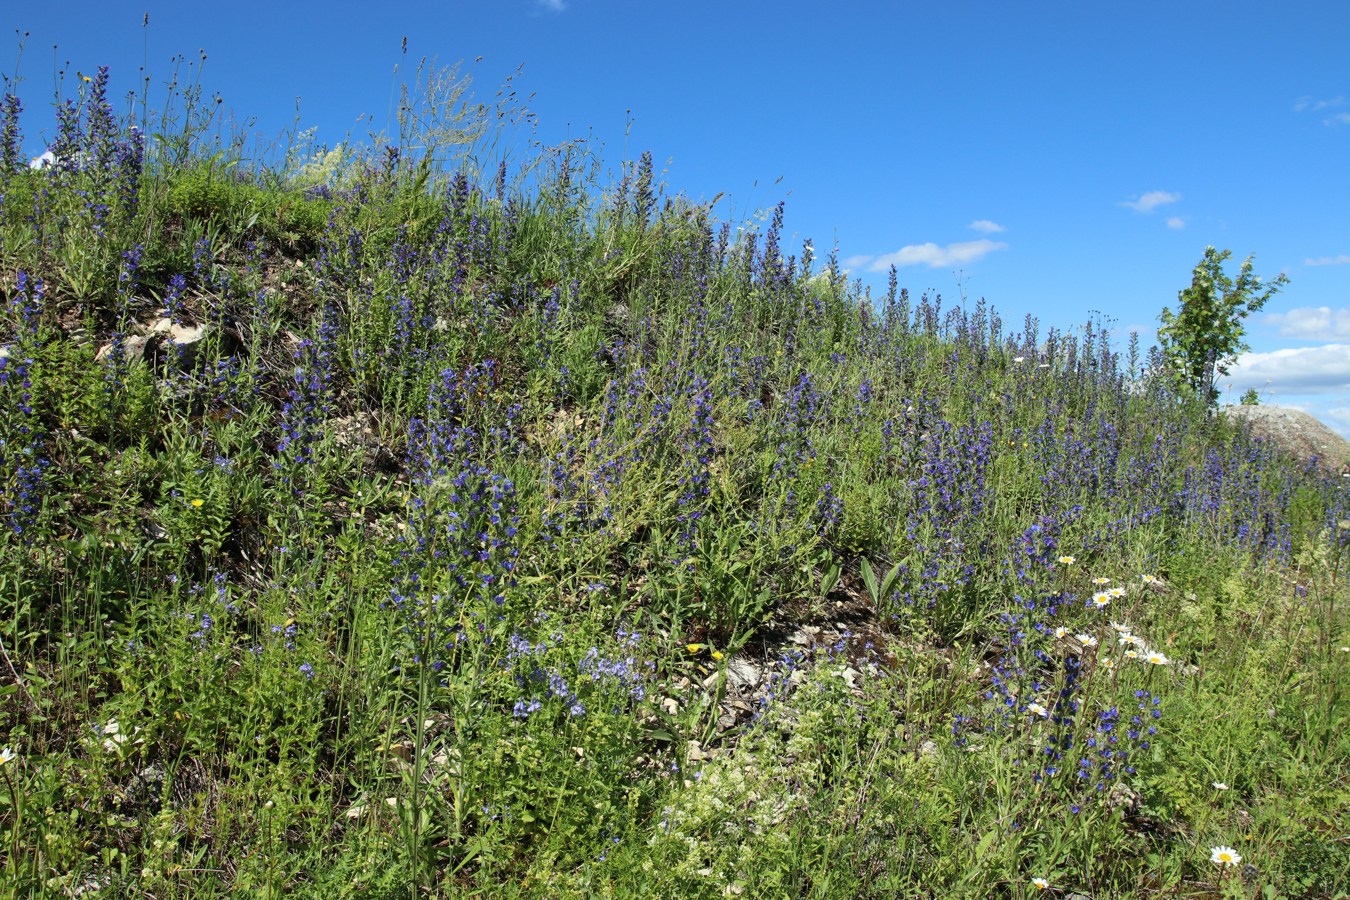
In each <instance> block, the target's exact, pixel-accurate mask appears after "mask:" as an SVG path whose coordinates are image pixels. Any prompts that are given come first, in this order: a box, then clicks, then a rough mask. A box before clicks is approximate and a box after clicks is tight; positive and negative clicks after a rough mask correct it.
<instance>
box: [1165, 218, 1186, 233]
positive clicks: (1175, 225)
mask: <svg viewBox="0 0 1350 900" xmlns="http://www.w3.org/2000/svg"><path fill="white" fill-rule="evenodd" d="M1167 227H1168V228H1170V229H1172V230H1173V231H1180V230H1181V229H1183V228H1185V227H1186V220H1185V219H1183V218H1182V217H1181V216H1172V217H1171V218H1170V219H1168V220H1167Z"/></svg>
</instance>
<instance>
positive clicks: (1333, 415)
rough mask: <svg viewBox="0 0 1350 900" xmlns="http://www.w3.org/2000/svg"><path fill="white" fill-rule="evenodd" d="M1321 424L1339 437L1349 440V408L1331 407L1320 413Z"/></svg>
mask: <svg viewBox="0 0 1350 900" xmlns="http://www.w3.org/2000/svg"><path fill="white" fill-rule="evenodd" d="M1318 418H1319V419H1321V420H1322V422H1323V423H1324V424H1325V425H1326V426H1327V427H1328V428H1330V429H1331V430H1332V431H1334V432H1336V433H1337V434H1339V435H1340V436H1341V437H1343V438H1346V439H1348V440H1350V406H1333V407H1332V408H1330V409H1324V410H1322V411H1321V415H1319V416H1318Z"/></svg>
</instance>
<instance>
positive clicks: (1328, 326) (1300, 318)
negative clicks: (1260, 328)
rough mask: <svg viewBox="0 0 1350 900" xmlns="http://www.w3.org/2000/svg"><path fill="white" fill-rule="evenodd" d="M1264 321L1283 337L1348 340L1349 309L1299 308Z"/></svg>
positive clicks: (1273, 314)
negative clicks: (1274, 327)
mask: <svg viewBox="0 0 1350 900" xmlns="http://www.w3.org/2000/svg"><path fill="white" fill-rule="evenodd" d="M1265 319H1266V321H1267V322H1269V323H1270V324H1271V325H1274V326H1276V327H1277V328H1279V329H1280V334H1282V335H1284V336H1285V337H1296V338H1305V339H1307V340H1313V341H1324V340H1326V339H1327V338H1335V339H1337V340H1340V339H1342V338H1344V339H1350V308H1346V309H1332V308H1331V307H1330V306H1300V307H1298V308H1296V309H1291V310H1289V312H1285V313H1270V314H1268V315H1267V316H1266V317H1265Z"/></svg>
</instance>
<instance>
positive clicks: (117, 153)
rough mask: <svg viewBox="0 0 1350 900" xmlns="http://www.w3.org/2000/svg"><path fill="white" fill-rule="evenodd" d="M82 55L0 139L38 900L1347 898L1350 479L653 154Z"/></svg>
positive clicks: (6, 607) (7, 543) (13, 513)
mask: <svg viewBox="0 0 1350 900" xmlns="http://www.w3.org/2000/svg"><path fill="white" fill-rule="evenodd" d="M106 77H107V76H106V72H104V73H101V74H100V75H99V76H98V77H97V78H95V79H94V80H93V82H91V83H90V84H89V85H87V86H86V87H85V89H84V93H83V94H82V95H81V97H79V98H78V99H77V100H75V101H72V102H71V103H70V104H69V105H68V106H66V107H64V108H63V110H62V113H61V131H60V135H59V138H58V141H57V145H56V146H55V147H54V148H53V151H54V156H55V163H54V165H52V166H49V167H47V168H42V169H33V168H29V166H28V165H27V160H26V159H23V158H21V157H20V155H19V153H18V150H17V148H18V147H19V146H20V144H19V137H20V135H21V129H22V126H23V117H22V114H21V110H20V106H19V104H18V101H17V100H15V99H13V98H10V99H8V101H7V104H6V106H5V107H4V110H5V112H4V119H3V123H2V124H3V131H0V157H2V158H0V194H3V199H2V200H0V293H3V298H4V301H5V309H4V312H3V319H2V321H3V328H2V329H0V341H2V342H3V357H0V487H2V488H3V492H2V493H0V517H2V518H3V528H0V640H3V656H2V657H0V747H4V748H7V749H6V751H5V754H4V757H3V761H0V860H2V861H3V866H0V873H3V874H2V875H0V885H3V886H4V889H5V890H6V891H7V892H8V893H9V894H10V895H13V896H66V895H72V894H80V895H83V896H146V897H157V898H163V897H212V896H227V895H231V896H232V895H236V894H240V893H245V894H246V893H252V894H255V895H259V896H276V895H280V894H295V895H300V896H316V897H336V896H360V897H371V896H374V897H380V896H389V897H394V896H424V895H433V896H450V895H464V896H483V897H512V896H522V897H559V896H563V897H567V896H614V897H714V896H737V895H739V896H746V897H791V898H796V897H878V898H880V897H892V896H971V897H984V896H1005V897H1021V896H1026V895H1030V894H1033V893H1038V892H1040V891H1041V887H1040V883H1041V881H1043V882H1044V884H1045V885H1046V886H1045V888H1044V890H1046V891H1048V892H1050V893H1051V894H1052V895H1058V896H1069V895H1070V894H1073V893H1075V892H1077V893H1078V894H1079V895H1080V896H1081V895H1083V894H1088V895H1091V896H1093V897H1108V896H1139V895H1152V894H1165V895H1177V896H1214V897H1218V896H1230V897H1249V896H1260V897H1283V896H1288V897H1330V896H1344V894H1337V891H1338V890H1343V888H1342V886H1343V885H1346V884H1350V834H1348V833H1347V830H1346V822H1348V821H1350V784H1348V783H1347V776H1350V735H1348V734H1347V729H1346V722H1347V707H1348V705H1350V649H1348V648H1347V646H1346V645H1347V644H1350V622H1348V621H1347V613H1346V604H1347V569H1348V568H1350V558H1347V557H1348V556H1350V553H1348V552H1347V551H1348V549H1350V521H1348V520H1350V485H1348V484H1347V483H1346V482H1345V481H1344V480H1342V479H1333V478H1327V477H1325V476H1323V475H1322V474H1320V473H1319V472H1318V471H1316V470H1315V469H1314V468H1312V467H1310V466H1307V465H1306V461H1300V460H1291V459H1287V458H1284V457H1282V456H1281V455H1280V453H1279V452H1278V451H1277V450H1276V449H1275V448H1273V447H1272V446H1270V445H1267V444H1263V443H1260V442H1254V441H1252V440H1251V439H1250V437H1249V436H1247V434H1246V433H1245V432H1243V431H1242V430H1241V429H1240V428H1237V427H1236V426H1233V425H1230V424H1229V423H1228V422H1226V420H1225V419H1224V418H1223V417H1211V416H1209V415H1207V414H1206V411H1205V410H1204V409H1203V408H1202V407H1201V406H1199V405H1197V404H1196V403H1195V401H1194V400H1193V399H1187V398H1186V397H1184V396H1181V395H1179V394H1178V393H1176V392H1175V391H1174V390H1173V389H1172V387H1171V385H1172V383H1173V382H1172V381H1171V380H1170V379H1169V378H1168V376H1167V373H1166V372H1165V371H1163V370H1162V367H1161V365H1160V363H1159V362H1158V360H1157V359H1156V358H1155V357H1153V356H1146V355H1141V354H1140V352H1139V351H1138V348H1137V346H1136V345H1135V344H1134V343H1131V344H1130V346H1129V347H1128V348H1127V349H1124V350H1122V349H1119V348H1117V347H1115V346H1113V345H1112V343H1111V342H1110V339H1109V336H1108V334H1107V333H1106V330H1105V328H1104V327H1103V325H1102V324H1101V323H1089V324H1087V325H1084V326H1082V327H1078V328H1073V329H1070V330H1060V329H1058V328H1051V327H1044V326H1042V325H1041V324H1040V323H1038V322H1037V321H1036V320H1034V319H1028V320H1027V321H1026V322H1024V323H1018V324H1017V325H1014V326H1009V325H1008V324H1006V323H1003V322H1002V321H1001V320H1000V319H999V317H998V316H997V314H996V313H995V312H994V311H993V310H992V309H990V308H988V307H986V305H985V304H984V302H983V301H981V302H979V303H973V302H972V303H962V304H961V305H960V306H953V305H952V304H950V303H948V304H944V303H943V302H942V300H941V299H940V298H937V297H929V296H924V297H920V298H913V297H910V296H909V295H908V294H907V293H906V292H905V291H904V290H901V289H899V288H898V287H897V286H895V284H894V278H893V279H892V288H891V290H890V291H889V292H888V293H887V294H886V295H885V296H883V297H871V296H869V295H867V294H865V293H863V292H861V290H860V288H858V287H857V286H851V285H850V284H849V283H848V282H847V280H846V279H845V278H844V277H843V276H842V275H841V274H840V271H839V268H838V265H837V263H836V261H835V260H834V259H833V258H829V259H823V260H822V259H819V258H817V256H816V253H815V251H814V250H813V249H812V247H811V246H810V244H809V243H808V244H807V245H805V246H803V247H801V248H789V247H785V246H783V244H782V233H781V231H782V229H781V223H782V206H781V205H780V206H778V207H777V208H776V209H774V210H772V211H770V213H769V215H768V216H767V217H766V219H765V220H764V221H763V222H762V223H761V227H760V228H755V227H751V228H748V229H746V230H741V229H733V227H732V225H731V224H730V223H719V222H718V221H716V220H715V219H714V218H713V217H712V215H711V213H710V211H709V209H708V208H707V207H706V206H701V205H699V204H696V203H692V202H690V201H688V200H687V199H685V198H683V197H682V196H679V195H671V194H668V193H666V192H665V191H664V189H663V188H662V186H661V185H659V184H658V183H657V177H656V175H655V174H654V172H653V166H652V163H651V157H650V155H644V156H643V157H642V158H641V159H640V160H639V161H638V162H636V163H634V164H631V165H629V166H627V167H626V168H625V170H624V174H623V178H622V180H621V181H620V182H619V183H618V184H602V183H600V181H599V180H598V178H597V177H596V176H595V175H594V174H593V173H594V170H595V167H594V165H593V163H594V161H593V160H591V159H589V158H587V157H586V156H585V155H584V154H583V153H581V152H580V151H578V150H577V149H576V148H575V147H567V148H561V149H559V150H557V151H555V152H550V153H545V154H543V155H542V156H540V157H539V158H538V159H535V160H532V161H531V163H530V165H529V166H528V167H526V169H524V170H520V171H519V172H517V171H511V170H508V169H507V168H506V167H505V166H503V168H501V170H500V171H499V172H497V173H492V172H489V173H488V177H486V178H484V177H481V176H477V175H474V176H471V175H469V174H445V173H444V171H443V170H442V168H441V167H440V166H438V165H437V164H435V161H434V160H432V159H430V158H429V157H427V156H425V155H421V154H419V152H417V151H415V150H414V149H412V148H414V147H416V146H417V142H416V141H404V142H401V146H402V147H403V149H402V150H399V149H397V148H393V149H390V150H387V151H381V152H379V153H374V154H370V155H357V154H354V153H352V152H351V151H348V152H347V153H346V154H345V155H341V154H339V155H336V156H335V155H333V154H329V155H327V156H320V157H316V158H314V159H312V160H305V159H300V160H299V161H296V160H295V159H292V161H291V162H290V163H280V164H277V165H275V166H271V167H261V166H257V165H250V164H249V163H248V162H247V161H246V160H245V159H243V157H242V156H241V154H240V152H239V149H238V145H234V144H226V145H221V144H220V143H219V142H216V141H213V140H211V139H209V138H207V137H206V136H205V135H207V134H209V130H208V129H207V128H206V127H202V124H201V123H202V121H203V120H202V119H201V118H200V115H199V113H198V112H197V111H196V108H195V107H194V106H192V105H189V106H188V107H187V108H186V109H185V110H184V111H183V113H182V118H181V119H180V120H179V121H180V123H186V124H183V125H182V128H181V130H180V131H178V132H173V133H175V134H180V135H181V136H180V137H178V138H172V139H171V138H169V137H166V136H165V133H166V132H167V131H168V130H167V129H161V130H160V132H159V136H158V137H157V138H156V139H155V140H152V141H151V142H150V143H149V144H147V143H146V141H145V138H144V136H143V135H142V134H141V133H140V132H139V131H138V130H136V129H135V128H133V127H131V126H129V125H126V124H125V123H123V122H121V121H120V120H119V119H118V118H117V117H116V116H115V115H114V114H113V112H112V109H111V107H110V106H109V104H108V102H107V99H106ZM189 99H190V98H189ZM194 123H195V124H194ZM466 171H468V170H466ZM1179 275H1184V273H1179ZM1045 276H1046V278H1047V279H1050V278H1054V277H1055V275H1054V273H1053V272H1047V273H1045ZM1236 856H1240V857H1241V861H1240V862H1237V861H1236ZM1229 861H1231V862H1232V863H1233V864H1231V865H1230V864H1228V863H1229ZM1037 879H1039V880H1041V881H1037Z"/></svg>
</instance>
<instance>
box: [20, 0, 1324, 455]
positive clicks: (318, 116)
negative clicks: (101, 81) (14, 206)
mask: <svg viewBox="0 0 1350 900" xmlns="http://www.w3.org/2000/svg"><path fill="white" fill-rule="evenodd" d="M939 7H940V8H939ZM208 9H209V10H212V12H211V13H210V14H207V13H205V12H203V10H208ZM372 10H375V12H372ZM145 12H148V13H149V27H148V28H147V29H143V28H142V15H143V13H145ZM4 18H5V19H7V20H8V22H7V23H6V22H5V21H3V20H0V24H11V25H12V26H14V27H15V28H17V29H18V30H19V31H20V32H25V31H26V32H29V33H30V36H29V37H28V39H27V44H26V49H25V50H24V53H23V58H22V60H21V64H20V65H19V67H18V73H19V75H20V76H21V77H22V78H23V79H24V81H23V83H22V85H21V87H20V95H21V96H22V97H23V99H24V101H25V104H26V106H27V107H28V109H29V110H30V111H31V113H30V114H28V115H27V117H26V119H25V122H26V128H25V131H26V132H27V133H28V136H29V143H30V145H31V146H30V149H31V150H32V151H33V152H34V153H36V152H39V151H40V150H41V149H42V146H41V138H40V135H38V134H37V132H38V131H40V130H41V128H42V127H43V123H44V122H46V121H49V113H50V109H49V108H50V102H51V97H52V96H53V90H52V84H53V76H52V70H53V62H54V61H55V63H56V65H58V66H59V65H60V64H62V63H64V62H65V61H67V60H69V61H70V67H71V69H78V70H83V71H89V70H92V69H93V68H94V67H95V66H97V65H100V64H101V65H108V66H110V67H112V75H113V84H114V88H115V89H116V90H117V91H118V92H125V91H128V90H131V89H132V88H134V87H135V86H136V85H137V79H138V78H139V70H140V68H141V66H142V65H143V64H147V63H148V71H149V73H150V75H151V79H152V88H151V93H150V98H151V105H154V104H155V102H156V97H157V96H160V97H162V96H163V89H162V85H163V83H164V82H165V81H166V80H167V78H168V76H169V73H170V71H171V70H172V64H171V58H172V57H173V56H174V55H175V54H180V53H181V54H184V55H185V56H187V57H188V58H189V60H195V59H196V57H197V52H198V50H199V49H201V50H204V51H205V52H206V54H207V57H208V58H207V61H206V63H205V69H204V75H203V78H202V84H203V86H204V87H205V88H206V89H207V91H208V92H218V93H219V94H220V95H221V97H222V99H223V101H224V102H223V106H224V107H225V108H228V109H232V110H234V111H235V112H236V114H237V115H238V116H239V117H240V118H244V117H251V118H252V119H253V120H254V121H255V123H256V124H255V128H256V130H257V131H258V132H260V133H261V134H263V135H264V136H266V137H268V138H271V137H274V136H277V135H280V134H281V133H282V132H283V131H284V130H285V129H287V128H289V127H290V126H291V124H292V123H293V121H294V120H295V115H296V104H297V98H299V109H300V124H301V127H316V128H317V129H318V139H319V140H320V141H326V142H329V143H334V144H335V143H337V142H339V141H342V140H343V139H345V138H346V137H347V136H348V135H351V136H352V137H353V138H357V139H360V138H364V137H365V136H366V134H367V133H368V132H369V131H370V130H371V128H372V127H374V128H375V129H376V130H379V129H383V128H384V127H386V125H387V123H388V116H389V112H390V109H391V98H392V97H393V95H394V90H395V85H396V84H397V83H398V82H399V81H401V80H403V79H404V78H406V77H409V76H411V74H412V70H413V68H415V65H416V63H417V61H418V60H419V59H420V58H421V57H424V56H425V57H429V58H434V59H435V60H437V61H438V62H439V63H442V64H450V63H454V62H457V61H460V60H463V61H464V63H465V69H464V71H466V72H467V73H469V74H470V75H472V77H473V80H474V87H473V91H474V94H475V97H476V98H477V99H479V100H483V101H487V102H491V101H493V100H494V99H495V96H494V95H495V94H496V92H497V90H498V88H499V86H500V85H501V84H502V83H503V82H504V80H505V79H506V78H507V77H508V76H509V75H511V74H512V73H513V72H516V71H517V69H520V72H519V74H518V75H516V77H515V78H514V80H513V81H512V85H513V86H514V87H515V88H516V89H517V91H518V94H519V96H520V97H521V99H525V98H526V97H529V99H528V106H529V108H530V110H531V111H532V112H533V113H535V115H536V116H537V122H538V124H537V128H536V130H535V132H534V133H533V134H532V135H531V134H530V133H529V132H527V131H525V130H517V131H516V132H514V133H513V135H512V139H513V140H516V141H519V142H521V145H522V152H523V149H524V146H525V145H527V144H528V141H529V140H531V139H535V140H540V141H542V142H544V143H545V144H556V143H558V142H561V141H563V140H566V139H569V138H572V139H576V138H584V139H586V140H587V141H588V143H589V144H590V146H591V148H592V149H593V150H594V151H596V152H597V153H598V154H599V155H600V158H601V159H602V160H604V161H605V162H606V164H607V165H608V167H609V168H610V169H611V170H617V167H618V165H619V163H620V161H621V160H623V159H625V158H628V159H633V158H636V157H637V155H638V154H639V153H641V152H642V151H643V150H651V151H652V153H653V154H654V155H655V157H656V159H657V160H658V162H659V163H660V164H661V168H662V169H663V170H664V173H665V174H664V180H665V182H666V185H667V187H668V189H669V190H672V191H678V192H683V193H685V194H688V195H690V196H692V197H693V198H695V199H711V198H712V197H714V196H715V195H717V194H718V193H719V192H725V194H726V196H725V197H724V198H723V199H722V200H721V202H720V203H719V204H718V206H717V207H716V210H715V212H716V213H717V214H718V215H719V216H720V217H721V218H722V219H723V220H730V221H732V222H734V223H738V224H739V223H741V222H742V221H744V220H747V219H751V218H753V217H754V216H755V214H756V213H757V212H759V211H762V210H765V209H767V208H770V207H772V205H773V204H775V203H776V202H778V201H779V200H786V201H787V228H788V230H789V231H790V232H792V234H793V237H792V239H791V240H790V241H789V244H790V245H791V246H792V247H793V248H794V249H799V246H800V242H801V241H802V240H803V239H805V238H811V239H812V240H813V242H814V244H815V246H816V248H817V249H818V250H819V251H823V250H825V249H827V248H828V247H830V246H831V245H833V244H835V243H837V245H838V248H839V254H840V258H841V259H843V260H846V261H847V263H848V266H849V268H850V270H851V272H852V274H853V275H854V276H855V277H859V278H862V279H863V280H864V281H865V282H866V283H868V284H871V285H873V286H875V287H877V288H882V287H883V286H884V283H885V277H886V276H885V272H884V269H885V267H886V265H888V264H889V263H890V262H895V263H896V264H897V265H898V266H900V270H899V271H900V276H899V277H900V284H901V285H902V286H905V287H908V288H909V289H910V291H911V293H914V294H918V293H920V292H922V291H925V290H929V291H936V292H939V293H941V294H942V295H943V296H944V298H946V299H947V301H948V302H952V301H955V300H958V299H959V297H960V295H961V292H962V290H964V292H965V294H966V295H967V296H968V297H970V298H972V299H973V298H976V297H980V296H983V297H985V298H987V299H988V300H989V302H990V303H992V304H993V305H994V306H995V307H996V308H997V309H998V310H999V311H1000V312H1001V314H1002V315H1003V317H1004V320H1005V322H1006V323H1008V325H1009V326H1016V325H1018V324H1020V322H1021V320H1022V318H1023V317H1024V316H1025V315H1026V314H1027V313H1032V314H1034V315H1036V316H1038V317H1039V318H1040V320H1041V323H1042V328H1044V327H1045V326H1048V325H1055V326H1058V327H1061V328H1069V327H1072V326H1075V325H1078V324H1081V323H1082V322H1083V321H1085V319H1086V318H1087V316H1088V313H1089V311H1096V312H1100V313H1102V314H1104V315H1105V316H1106V317H1107V318H1108V319H1109V320H1114V321H1115V323H1116V325H1117V328H1118V329H1119V331H1120V333H1121V334H1122V336H1123V334H1124V332H1125V331H1126V330H1128V329H1130V328H1139V329H1141V331H1142V333H1143V336H1144V337H1145V338H1146V339H1149V340H1151V339H1152V338H1153V335H1154V332H1155V329H1156V327H1157V316H1158V313H1159V311H1160V310H1161V309H1162V307H1163V306H1164V305H1173V306H1175V304H1176V297H1177V291H1178V290H1180V289H1181V288H1183V287H1185V286H1186V285H1187V284H1188V283H1189V279H1190V271H1191V269H1192V267H1193V266H1194V265H1195V264H1196V262H1198V261H1199V259H1200V258H1201V256H1202V254H1203V252H1204V248H1205V246H1206V245H1209V244H1213V245H1215V246H1217V247H1220V248H1231V249H1232V250H1233V253H1234V256H1235V257H1236V259H1235V261H1234V262H1233V263H1232V270H1233V271H1235V270H1236V265H1237V262H1238V261H1240V260H1241V259H1242V258H1244V257H1245V256H1247V255H1248V254H1255V255H1256V272H1257V274H1259V275H1262V276H1263V277H1273V276H1274V275H1276V274H1277V273H1279V272H1284V273H1286V274H1287V275H1288V276H1289V278H1290V284H1289V286H1288V287H1287V288H1286V289H1285V290H1284V292H1283V293H1282V294H1280V295H1279V296H1277V297H1276V298H1275V299H1274V300H1272V301H1271V302H1270V303H1269V304H1268V305H1267V307H1266V309H1265V311H1264V312H1263V313H1262V314H1259V315H1258V316H1255V317H1253V319H1251V320H1249V327H1248V331H1249V334H1248V340H1249V342H1250V343H1251V345H1252V348H1253V351H1254V352H1253V353H1252V354H1251V355H1250V356H1248V357H1246V358H1244V359H1243V360H1242V361H1241V362H1240V363H1239V365H1238V366H1237V367H1236V368H1235V370H1234V372H1233V373H1232V375H1231V376H1230V378H1228V379H1226V380H1225V382H1224V385H1228V384H1231V385H1232V397H1233V399H1235V398H1236V396H1237V395H1238V394H1239V393H1240V392H1241V391H1242V390H1243V389H1244V388H1246V387H1248V386H1253V387H1256V388H1257V390H1258V391H1260V392H1261V394H1262V396H1263V398H1264V400H1265V401H1266V402H1273V403H1279V404H1282V405H1291V406H1298V407H1301V408H1305V409H1308V410H1309V411H1312V412H1314V413H1315V414H1317V415H1319V416H1321V417H1322V418H1323V419H1324V420H1325V421H1327V422H1328V424H1331V425H1332V426H1333V427H1335V428H1337V429H1338V430H1339V431H1341V433H1343V434H1346V435H1347V436H1350V164H1348V163H1350V50H1347V47H1350V4H1344V3H1333V2H1325V0H1324V2H1317V3H1311V2H1286V3H1283V4H1273V3H1269V2H1260V3H1256V2H1235V3H1209V2H1177V0H1170V2H1166V3H1158V2H1152V0H1143V2H1136V3H1132V4H1089V3H1082V2H1074V3H1067V2H1037V3H1022V4H1012V3H1007V2H997V3H994V2H960V0H956V2H948V3H945V4H923V5H919V4H901V3H895V2H870V3H861V2H835V3H832V4H819V3H809V4H808V3H802V2H795V0H780V2H776V3H760V2H748V0H717V2H702V0H686V2H683V3H666V2H657V0H482V2H463V0H458V2H452V0H441V2H432V3H426V2H421V3H419V2H405V3H400V4H384V5H378V6H377V5H372V4H369V3H344V2H334V3H326V4H323V5H319V4H292V3H279V2H272V3H267V4H263V3H256V2H247V0H246V2H236V3H232V4H228V5H222V6H218V7H203V6H201V5H198V4H182V3H144V2H143V3H139V4H135V5H132V4H126V3H121V2H102V3H88V2H69V0H67V2H64V3H60V4H56V3H50V4H47V5H44V6H38V5H34V4H31V3H30V4H29V5H28V6H26V7H24V8H15V7H11V10H10V12H9V13H7V14H6V15H5V17H4ZM404 37H406V38H407V40H408V51H407V57H406V58H405V57H404V56H403V55H402V53H401V51H400V47H401V42H402V40H403V38H404ZM53 45H57V49H56V50H55V52H54V53H53V51H52V49H51V48H52V46H53ZM17 46H18V45H17V36H16V40H15V41H13V42H10V44H9V45H8V46H6V47H4V48H3V49H0V71H3V72H5V73H6V74H10V75H12V73H13V72H15V70H16V69H15V63H16V56H17V55H18V54H17ZM480 57H481V59H480ZM475 60H477V61H475ZM400 64H402V69H401V71H399V72H398V74H395V67H396V66H399V65H400ZM521 67H523V68H521ZM70 77H71V76H67V78H68V82H67V83H68V86H69V78H70ZM530 95H532V96H530ZM44 117H46V118H44Z"/></svg>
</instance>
